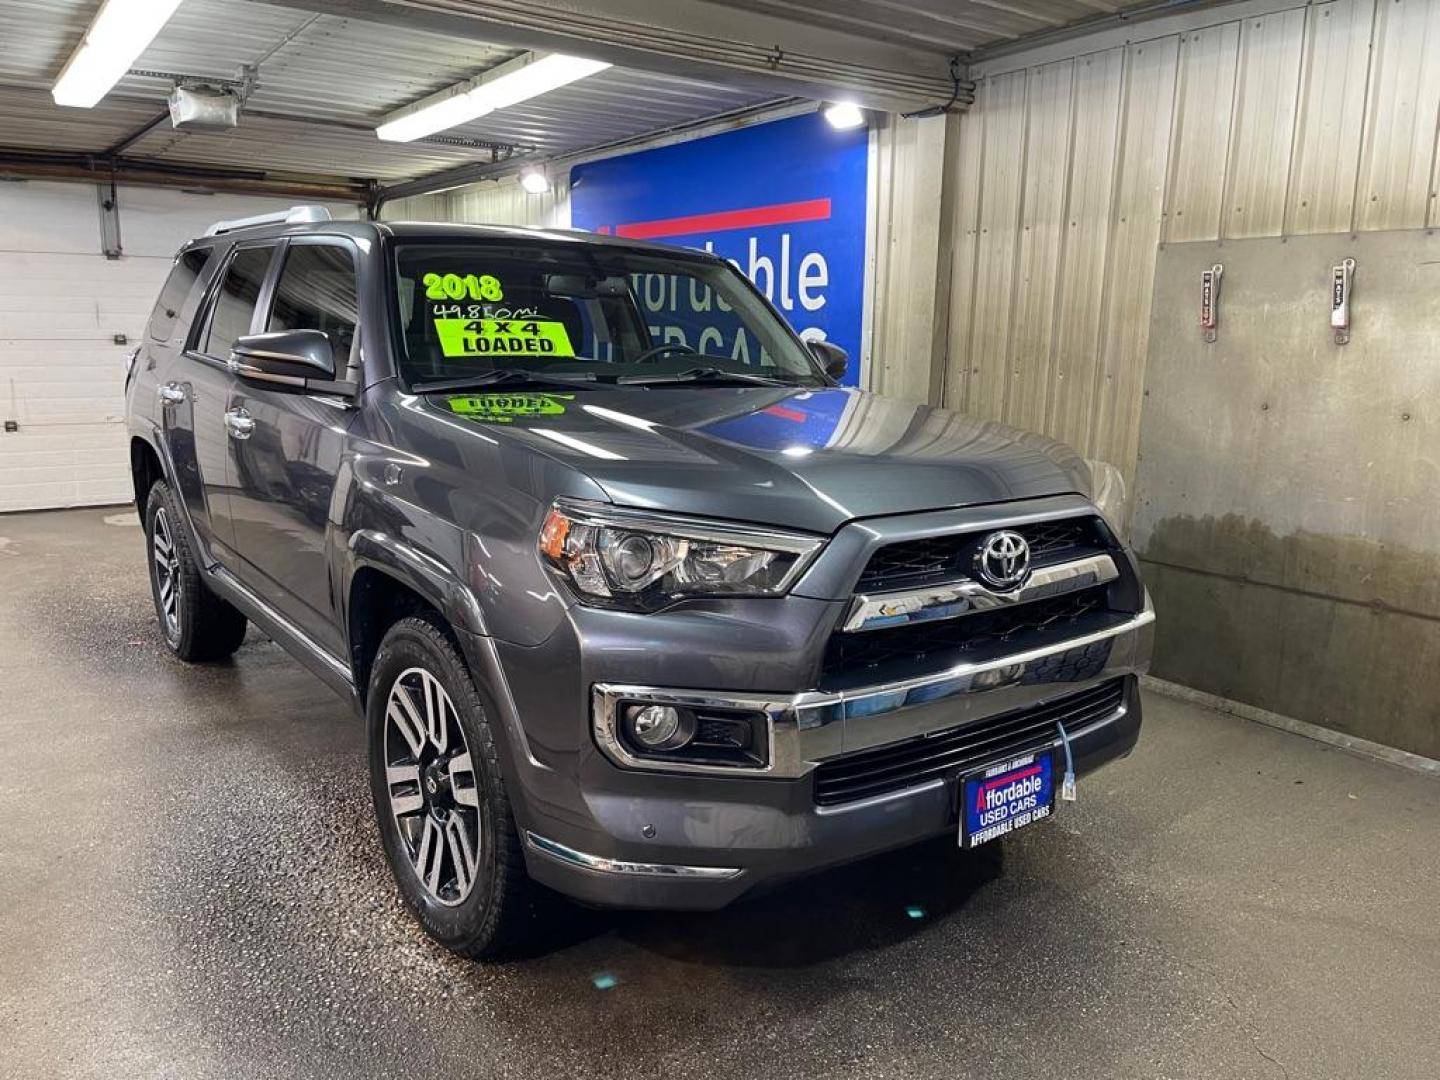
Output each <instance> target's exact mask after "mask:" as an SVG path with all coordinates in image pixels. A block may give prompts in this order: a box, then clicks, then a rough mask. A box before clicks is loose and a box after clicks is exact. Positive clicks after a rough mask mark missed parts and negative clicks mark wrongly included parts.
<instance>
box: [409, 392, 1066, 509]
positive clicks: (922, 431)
mask: <svg viewBox="0 0 1440 1080" xmlns="http://www.w3.org/2000/svg"><path fill="white" fill-rule="evenodd" d="M424 407H425V408H428V409H433V410H437V411H439V412H441V413H445V414H449V415H451V416H454V417H460V418H463V419H465V420H467V421H469V422H470V423H473V424H475V425H476V427H477V431H483V432H484V434H485V435H486V436H488V437H489V438H492V439H502V440H505V441H511V440H513V441H514V442H518V443H522V444H525V445H527V446H529V447H530V448H532V449H534V450H536V451H538V452H540V453H543V454H545V455H546V456H548V457H551V458H554V459H558V460H560V461H563V462H565V463H566V464H568V465H571V466H573V467H574V468H576V469H578V470H580V471H581V472H583V473H585V474H586V475H587V476H589V477H590V478H591V479H592V480H593V481H595V483H597V484H598V485H600V487H602V488H603V489H604V491H605V493H606V494H607V495H608V496H609V498H610V499H611V501H613V502H614V503H616V504H617V505H622V506H631V507H639V508H644V509H654V510H665V511H670V512H674V513H682V514H693V515H698V516H703V517H713V518H724V519H729V520H736V521H746V522H754V523H758V524H765V525H772V526H783V527H786V528H793V529H803V530H806V531H810V532H817V533H829V532H833V531H834V530H835V529H836V528H838V527H839V526H840V525H842V524H843V523H845V522H846V521H849V520H852V519H854V518H866V517H876V516H881V515H886V514H904V513H912V512H915V511H921V510H939V509H946V508H951V507H962V506H971V505H976V504H980V503H996V502H1007V501H1010V500H1014V499H1029V498H1037V497H1041V496H1046V495H1060V494H1065V493H1071V492H1079V493H1082V494H1084V493H1085V492H1086V490H1087V488H1088V484H1089V471H1088V469H1087V468H1086V466H1085V463H1084V462H1083V461H1082V460H1081V459H1080V458H1079V457H1078V456H1077V455H1076V454H1075V452H1074V451H1072V450H1070V449H1069V448H1068V447H1066V446H1064V445H1063V444H1061V443H1057V442H1055V441H1054V440H1052V439H1047V438H1045V437H1043V436H1040V435H1035V434H1032V433H1028V432H1023V431H1020V430H1018V429H1015V428H1011V427H1007V426H1005V425H1003V424H1000V423H996V422H995V421H989V420H979V419H976V418H975V417H973V416H967V415H965V414H963V413H957V412H951V411H950V410H948V409H941V408H935V407H933V406H929V405H920V404H916V403H913V402H905V401H897V400H893V399H890V398H884V397H880V396H878V395H876V394H868V393H864V392H862V391H858V390H851V389H846V388H840V387H836V388H830V389H823V390H802V389H793V390H792V389H786V388H779V387H754V388H750V387H746V388H733V389H732V388H721V387H686V386H664V387H643V388H642V387H625V388H621V387H616V388H593V389H592V388H579V389H576V390H574V391H564V392H552V391H547V392H544V393H538V392H534V391H509V392H499V393H484V394H473V395H472V394H462V395H447V396H441V395H433V396H431V397H429V398H428V399H427V400H426V405H425V406H424Z"/></svg>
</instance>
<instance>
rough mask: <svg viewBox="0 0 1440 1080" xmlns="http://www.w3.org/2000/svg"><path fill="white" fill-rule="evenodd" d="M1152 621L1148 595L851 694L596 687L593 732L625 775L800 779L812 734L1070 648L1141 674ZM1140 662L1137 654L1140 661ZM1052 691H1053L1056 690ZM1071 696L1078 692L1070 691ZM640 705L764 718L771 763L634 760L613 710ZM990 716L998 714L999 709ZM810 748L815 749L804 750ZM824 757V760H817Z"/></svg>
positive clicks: (948, 693)
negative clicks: (1116, 650)
mask: <svg viewBox="0 0 1440 1080" xmlns="http://www.w3.org/2000/svg"><path fill="white" fill-rule="evenodd" d="M1154 621H1155V609H1154V608H1153V607H1152V606H1151V604H1150V598H1149V596H1148V594H1147V595H1146V598H1145V608H1144V610H1143V611H1140V612H1137V613H1136V614H1134V615H1132V616H1130V617H1129V618H1126V619H1125V620H1124V621H1123V622H1120V623H1117V624H1116V625H1113V626H1108V627H1105V628H1104V629H1102V630H1096V631H1093V632H1091V633H1089V634H1082V635H1080V636H1079V637H1073V638H1067V639H1066V640H1064V641H1058V642H1055V643H1053V644H1050V645H1045V646H1041V647H1037V648H1034V649H1029V650H1026V651H1024V652H1017V653H1011V654H1010V655H1008V656H1001V657H996V658H995V659H993V660H984V661H978V662H969V663H962V664H957V665H955V666H953V667H950V668H946V669H945V670H944V671H937V672H932V673H930V674H928V675H919V676H916V677H914V678H911V679H903V680H899V681H895V682H890V683H880V684H876V685H874V686H866V687H861V688H859V689H855V690H806V691H802V692H800V693H795V694H741V693H736V694H731V693H725V692H723V691H720V692H712V691H706V690H675V689H667V688H664V687H655V686H636V685H625V684H615V683H595V684H594V686H593V687H592V688H591V730H592V732H593V734H594V737H595V742H596V745H597V746H599V748H600V750H601V752H602V753H604V754H605V756H606V757H608V758H609V759H610V760H611V761H612V762H613V763H614V764H616V765H618V766H620V767H621V768H626V769H638V770H645V771H650V772H665V773H690V774H697V775H710V776H734V777H754V778H763V777H767V776H768V777H778V778H782V779H795V778H797V777H800V776H804V775H805V774H806V773H807V772H809V771H810V769H811V768H812V767H813V765H814V760H812V758H811V757H810V756H808V754H807V746H806V742H807V740H808V739H809V737H810V736H811V735H813V734H816V733H818V732H819V731H820V730H821V729H824V728H826V727H827V725H832V724H835V723H837V722H840V721H843V720H846V719H847V718H848V719H853V720H863V721H865V722H866V724H867V725H873V724H874V722H875V721H877V720H883V718H884V717H885V716H886V715H888V714H892V713H897V712H900V711H901V710H904V709H909V708H912V707H919V706H933V705H935V704H936V703H938V702H943V701H945V700H947V699H949V698H958V697H963V696H965V695H969V694H980V693H984V692H986V691H989V690H992V689H999V688H1001V687H1004V686H1009V685H1012V684H1013V683H1014V682H1015V681H1016V680H1017V679H1018V678H1019V676H1020V675H1021V674H1023V672H1024V669H1025V667H1026V665H1028V664H1031V663H1035V662H1043V661H1045V660H1047V659H1049V658H1051V657H1054V656H1057V655H1059V654H1061V653H1065V652H1069V651H1070V650H1072V649H1083V648H1086V647H1088V646H1090V645H1095V644H1098V643H1100V642H1104V641H1117V640H1122V639H1128V640H1125V641H1124V643H1125V644H1126V645H1129V646H1130V648H1131V652H1130V653H1128V654H1125V653H1121V654H1120V655H1119V656H1117V657H1113V658H1112V662H1111V664H1110V666H1108V667H1107V668H1106V671H1105V672H1104V673H1102V674H1101V675H1098V676H1097V679H1098V678H1101V677H1104V678H1112V677H1114V676H1116V675H1119V674H1125V673H1129V672H1134V671H1138V670H1143V668H1144V666H1145V665H1146V664H1147V663H1148V655H1149V654H1148V649H1149V643H1148V641H1146V640H1145V639H1144V638H1143V637H1142V636H1141V632H1142V631H1144V630H1145V629H1146V628H1147V627H1149V626H1150V625H1151V624H1152V623H1154ZM1142 653H1143V657H1142V656H1140V655H1137V654H1142ZM1057 685H1058V684H1057ZM1075 688H1076V689H1079V688H1080V685H1079V684H1076V687H1075ZM622 701H625V702H643V703H650V702H654V703H656V704H662V705H665V704H669V705H686V706H690V707H692V708H720V709H741V710H748V711H752V712H763V713H764V714H765V716H766V718H767V720H768V723H769V729H770V731H769V735H770V738H769V743H770V753H769V760H768V762H767V763H766V765H765V766H764V767H763V768H762V767H753V766H752V767H747V766H726V765H692V764H686V763H683V762H666V761H655V760H653V759H650V758H636V757H635V756H633V755H632V754H630V753H629V752H628V751H627V750H626V749H625V747H624V744H623V743H622V742H621V740H620V737H619V731H618V728H617V724H618V719H619V716H618V713H619V709H618V706H619V704H620V702H622ZM995 711H999V710H998V709H997V710H995ZM954 724H955V720H954V718H953V716H949V717H941V718H940V719H939V720H938V721H937V723H936V724H935V725H934V730H937V731H938V730H943V729H944V728H945V727H949V726H954ZM872 730H874V732H875V735H876V737H875V738H874V739H873V741H872V740H870V739H866V740H864V741H859V740H857V741H856V742H855V745H853V746H852V745H849V744H848V740H849V737H848V736H847V745H846V747H845V752H849V751H850V750H860V749H868V748H870V747H871V746H881V745H884V744H885V742H887V741H891V739H892V738H893V737H894V736H893V735H892V734H891V733H890V732H887V731H886V730H885V728H884V725H883V724H881V725H879V726H878V727H873V728H872ZM810 748H811V749H813V744H812V745H811V747H810ZM819 756H826V755H819Z"/></svg>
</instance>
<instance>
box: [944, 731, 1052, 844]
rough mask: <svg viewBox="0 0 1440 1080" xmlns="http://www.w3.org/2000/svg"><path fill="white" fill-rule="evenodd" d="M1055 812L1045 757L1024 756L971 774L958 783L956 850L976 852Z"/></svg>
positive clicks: (1040, 754)
mask: <svg viewBox="0 0 1440 1080" xmlns="http://www.w3.org/2000/svg"><path fill="white" fill-rule="evenodd" d="M1054 810H1055V767H1054V763H1053V761H1052V760H1051V755H1050V754H1049V753H1038V754H1026V755H1025V756H1023V757H1017V758H1011V759H1009V760H1007V761H1002V762H999V763H997V764H995V765H991V766H988V767H987V768H985V769H984V770H982V771H980V772H978V773H971V774H970V775H969V776H966V777H964V778H963V779H962V780H961V783H960V846H961V847H963V848H976V847H979V846H980V845H981V844H983V843H986V842H987V841H990V840H996V839H998V838H1000V837H1002V836H1004V835H1005V834H1006V833H1011V832H1014V831H1015V830H1016V829H1023V828H1024V827H1025V826H1026V825H1033V824H1034V823H1035V822H1037V821H1043V820H1044V819H1045V818H1048V817H1049V816H1050V815H1051V814H1052V813H1054Z"/></svg>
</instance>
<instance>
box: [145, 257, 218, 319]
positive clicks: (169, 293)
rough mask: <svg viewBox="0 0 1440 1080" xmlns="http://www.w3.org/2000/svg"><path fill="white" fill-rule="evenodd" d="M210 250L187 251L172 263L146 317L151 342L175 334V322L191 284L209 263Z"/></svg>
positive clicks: (193, 285) (193, 287)
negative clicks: (148, 321)
mask: <svg viewBox="0 0 1440 1080" xmlns="http://www.w3.org/2000/svg"><path fill="white" fill-rule="evenodd" d="M212 251H213V249H212V248H191V249H190V250H189V251H186V252H184V253H182V254H181V255H180V257H179V258H178V259H176V260H175V265H174V266H173V267H172V268H171V270H170V276H169V277H168V278H166V279H165V287H164V288H162V289H161V290H160V299H159V300H157V301H155V310H154V311H152V312H151V313H150V325H149V326H148V327H147V328H146V333H148V334H149V335H150V337H151V338H152V339H153V340H155V341H169V340H170V335H171V334H173V333H174V332H175V320H176V319H178V318H179V317H180V311H181V309H182V308H183V307H184V306H185V301H186V300H187V299H189V297H190V294H191V292H193V291H194V289H195V283H196V282H197V281H199V280H200V275H201V273H202V272H203V271H204V269H205V264H206V263H207V262H209V261H210V254H211V252H212Z"/></svg>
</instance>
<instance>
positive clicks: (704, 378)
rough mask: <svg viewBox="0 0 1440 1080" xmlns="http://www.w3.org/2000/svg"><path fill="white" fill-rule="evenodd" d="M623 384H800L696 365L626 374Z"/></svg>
mask: <svg viewBox="0 0 1440 1080" xmlns="http://www.w3.org/2000/svg"><path fill="white" fill-rule="evenodd" d="M616 381H617V382H618V383H619V384H620V385H621V386H662V385H664V384H666V383H694V382H703V383H743V384H744V385H746V386H800V385H802V384H800V383H797V382H791V381H789V380H787V379H772V378H770V377H769V376H768V375H752V374H750V373H749V372H748V371H727V370H725V369H724V368H718V367H695V368H690V369H689V370H687V371H681V372H678V373H676V374H674V375H626V376H622V377H621V378H619V379H617V380H616Z"/></svg>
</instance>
